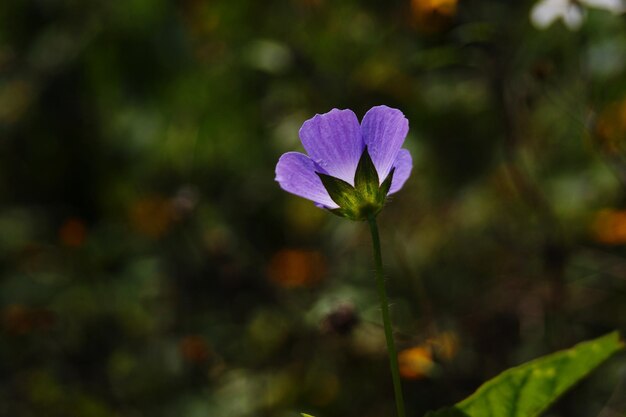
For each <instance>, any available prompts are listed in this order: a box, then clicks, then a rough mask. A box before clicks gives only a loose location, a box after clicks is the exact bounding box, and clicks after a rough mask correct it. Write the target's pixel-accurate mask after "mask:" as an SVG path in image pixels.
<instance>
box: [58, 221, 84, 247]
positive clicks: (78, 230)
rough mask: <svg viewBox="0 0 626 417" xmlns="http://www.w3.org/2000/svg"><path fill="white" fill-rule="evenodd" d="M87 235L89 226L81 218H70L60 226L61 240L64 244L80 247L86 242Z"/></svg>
mask: <svg viewBox="0 0 626 417" xmlns="http://www.w3.org/2000/svg"><path fill="white" fill-rule="evenodd" d="M86 237H87V228H86V227H85V223H83V221H82V220H81V219H78V218H69V219H67V220H66V221H65V222H64V223H63V224H62V225H61V227H60V228H59V241H60V242H61V243H62V244H63V245H64V246H69V247H71V248H77V247H80V246H82V245H83V243H85V238H86Z"/></svg>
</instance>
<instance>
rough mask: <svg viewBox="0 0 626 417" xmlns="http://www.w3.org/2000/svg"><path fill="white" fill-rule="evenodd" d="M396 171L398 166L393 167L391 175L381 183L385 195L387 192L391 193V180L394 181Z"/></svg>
mask: <svg viewBox="0 0 626 417" xmlns="http://www.w3.org/2000/svg"><path fill="white" fill-rule="evenodd" d="M394 172H396V168H395V167H394V168H391V171H390V172H389V175H387V178H385V181H383V183H382V184H381V185H380V192H381V194H383V195H384V196H385V197H387V194H389V189H390V188H391V181H393V173H394Z"/></svg>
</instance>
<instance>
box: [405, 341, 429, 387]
mask: <svg viewBox="0 0 626 417" xmlns="http://www.w3.org/2000/svg"><path fill="white" fill-rule="evenodd" d="M398 365H399V367H400V375H401V376H402V378H405V379H421V378H425V377H427V376H429V375H430V373H431V371H432V370H433V368H434V365H435V364H434V362H433V359H432V353H431V351H430V349H429V348H427V347H422V346H417V347H413V348H410V349H405V350H403V351H401V352H400V353H399V354H398Z"/></svg>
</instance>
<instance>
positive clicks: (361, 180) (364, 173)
mask: <svg viewBox="0 0 626 417" xmlns="http://www.w3.org/2000/svg"><path fill="white" fill-rule="evenodd" d="M354 188H356V190H357V192H358V193H359V194H361V196H362V197H363V198H365V199H367V200H370V201H375V200H376V197H377V196H378V192H379V187H378V172H376V167H375V166H374V162H372V158H371V157H370V154H369V152H368V151H367V146H366V147H365V149H364V150H363V153H362V154H361V159H359V164H358V165H357V167H356V173H355V174H354Z"/></svg>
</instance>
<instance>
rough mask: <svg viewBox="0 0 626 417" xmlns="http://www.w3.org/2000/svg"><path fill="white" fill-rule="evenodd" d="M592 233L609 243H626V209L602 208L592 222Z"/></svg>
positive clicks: (595, 238) (597, 239)
mask: <svg viewBox="0 0 626 417" xmlns="http://www.w3.org/2000/svg"><path fill="white" fill-rule="evenodd" d="M591 234H592V236H593V238H594V240H596V241H597V242H600V243H604V244H607V245H620V244H624V243H626V210H612V209H604V210H600V211H599V212H598V213H597V214H596V216H595V219H594V220H593V222H592V224H591Z"/></svg>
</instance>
